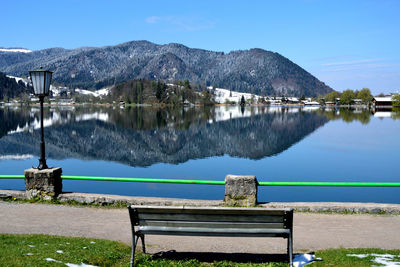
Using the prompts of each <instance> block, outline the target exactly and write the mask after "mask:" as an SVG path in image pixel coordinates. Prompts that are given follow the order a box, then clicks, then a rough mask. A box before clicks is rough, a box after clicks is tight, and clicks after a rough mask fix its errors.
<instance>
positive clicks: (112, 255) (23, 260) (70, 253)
mask: <svg viewBox="0 0 400 267" xmlns="http://www.w3.org/2000/svg"><path fill="white" fill-rule="evenodd" d="M57 251H59V252H60V251H62V252H63V253H58V252H57ZM371 253H375V254H392V255H395V258H394V260H395V261H397V262H400V250H382V249H329V250H322V251H317V252H316V253H315V254H316V257H320V258H322V259H323V261H321V262H315V263H313V264H312V265H311V266H314V267H317V266H379V264H377V263H375V262H373V261H372V260H373V259H374V257H373V256H368V257H366V258H357V257H350V256H347V254H371ZM46 258H51V259H54V260H56V261H58V262H54V261H47V260H46ZM129 261H130V247H129V246H128V245H125V244H122V243H119V242H115V241H108V240H101V239H90V238H77V237H60V236H47V235H9V234H0V266H66V265H65V263H73V264H78V265H79V264H81V263H85V264H90V265H97V266H129ZM135 262H136V265H137V266H174V267H175V266H187V267H189V266H190V267H192V266H217V267H228V266H229V267H230V266H252V267H255V266H270V267H278V266H287V263H284V262H266V263H237V262H232V261H227V260H221V261H214V262H202V261H199V260H197V259H194V258H192V259H190V258H189V259H184V260H171V259H168V258H167V257H157V258H156V257H152V256H151V255H149V254H147V255H144V254H142V253H140V252H137V253H136V257H135Z"/></svg>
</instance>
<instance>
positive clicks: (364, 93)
mask: <svg viewBox="0 0 400 267" xmlns="http://www.w3.org/2000/svg"><path fill="white" fill-rule="evenodd" d="M323 98H324V100H325V103H326V102H334V103H336V102H337V99H339V98H340V100H339V103H340V104H341V105H350V104H352V103H353V102H354V100H355V99H360V100H361V102H362V103H363V104H368V103H370V102H371V101H372V99H373V98H374V97H373V96H372V95H371V90H370V89H369V88H363V89H361V90H360V91H358V90H355V91H354V90H352V89H347V90H344V91H343V92H342V93H340V92H337V91H332V92H330V93H328V94H326V95H325V96H324V97H323Z"/></svg>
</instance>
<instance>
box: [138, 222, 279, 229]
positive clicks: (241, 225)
mask: <svg viewBox="0 0 400 267" xmlns="http://www.w3.org/2000/svg"><path fill="white" fill-rule="evenodd" d="M139 225H143V226H167V227H198V228H258V229H263V228H265V229H270V228H275V229H284V228H285V226H284V224H283V223H269V222H267V223H262V222H261V223H260V222H256V223H251V222H214V221H213V222H197V221H156V220H139Z"/></svg>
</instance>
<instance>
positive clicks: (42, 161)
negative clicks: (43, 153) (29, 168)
mask: <svg viewBox="0 0 400 267" xmlns="http://www.w3.org/2000/svg"><path fill="white" fill-rule="evenodd" d="M48 168H49V167H48V166H47V164H46V160H45V159H39V166H38V167H37V169H38V170H44V169H48Z"/></svg>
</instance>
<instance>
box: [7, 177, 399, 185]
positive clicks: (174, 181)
mask: <svg viewBox="0 0 400 267" xmlns="http://www.w3.org/2000/svg"><path fill="white" fill-rule="evenodd" d="M24 178H25V176H24V175H0V179H24ZM61 178H62V179H64V180H87V181H118V182H142V183H171V184H205V185H225V181H212V180H183V179H156V178H124V177H96V176H70V175H62V176H61ZM258 185H259V186H332V187H400V183H373V182H368V183H363V182H258Z"/></svg>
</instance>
